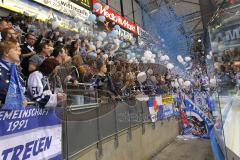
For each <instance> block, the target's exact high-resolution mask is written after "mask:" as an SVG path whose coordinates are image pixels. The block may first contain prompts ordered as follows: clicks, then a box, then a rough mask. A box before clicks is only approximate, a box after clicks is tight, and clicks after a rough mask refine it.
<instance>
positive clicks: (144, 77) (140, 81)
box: [137, 72, 147, 83]
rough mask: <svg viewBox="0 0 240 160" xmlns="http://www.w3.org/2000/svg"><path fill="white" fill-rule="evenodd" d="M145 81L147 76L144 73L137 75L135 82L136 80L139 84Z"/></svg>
mask: <svg viewBox="0 0 240 160" xmlns="http://www.w3.org/2000/svg"><path fill="white" fill-rule="evenodd" d="M146 79H147V74H146V73H145V72H140V73H138V75H137V80H138V82H139V83H143V82H145V81H146Z"/></svg>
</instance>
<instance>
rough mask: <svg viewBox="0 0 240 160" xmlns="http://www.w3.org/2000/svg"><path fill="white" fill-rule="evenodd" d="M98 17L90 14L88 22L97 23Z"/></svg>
mask: <svg viewBox="0 0 240 160" xmlns="http://www.w3.org/2000/svg"><path fill="white" fill-rule="evenodd" d="M96 18H97V17H96V15H95V14H90V15H89V16H88V20H89V21H90V22H95V21H96Z"/></svg>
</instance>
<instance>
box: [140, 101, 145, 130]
mask: <svg viewBox="0 0 240 160" xmlns="http://www.w3.org/2000/svg"><path fill="white" fill-rule="evenodd" d="M140 103H141V126H142V135H144V134H145V123H144V118H145V114H144V111H143V102H142V101H140Z"/></svg>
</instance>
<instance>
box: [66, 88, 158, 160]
mask: <svg viewBox="0 0 240 160" xmlns="http://www.w3.org/2000/svg"><path fill="white" fill-rule="evenodd" d="M99 92H101V94H104V93H105V91H99V90H96V89H93V88H92V86H91V85H87V86H86V85H85V84H80V85H78V86H68V88H67V95H68V100H67V101H68V104H67V107H66V109H65V111H64V122H63V150H64V157H65V158H66V159H68V158H71V157H72V156H74V155H76V154H78V153H79V152H81V151H83V150H85V149H86V148H88V147H89V146H92V145H97V148H98V156H100V155H101V152H102V149H101V141H102V140H104V139H106V138H108V137H114V139H115V147H117V146H118V134H119V133H120V132H121V131H124V130H125V131H127V133H128V140H131V138H132V133H131V131H132V128H133V127H135V126H141V127H142V133H143V134H144V132H145V124H146V123H152V122H151V119H150V116H149V110H148V107H147V102H146V101H144V102H140V101H137V100H136V99H135V97H133V98H131V97H130V98H129V97H128V98H127V97H123V98H122V99H121V100H120V99H117V100H116V99H113V98H111V97H105V96H102V95H100V94H99ZM106 95H107V91H106ZM152 125H153V127H154V123H152Z"/></svg>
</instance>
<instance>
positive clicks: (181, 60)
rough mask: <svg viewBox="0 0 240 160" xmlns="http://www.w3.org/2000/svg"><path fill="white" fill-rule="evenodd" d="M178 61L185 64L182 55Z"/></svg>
mask: <svg viewBox="0 0 240 160" xmlns="http://www.w3.org/2000/svg"><path fill="white" fill-rule="evenodd" d="M177 60H178V62H180V63H183V62H184V60H183V58H182V56H181V55H178V56H177Z"/></svg>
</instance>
